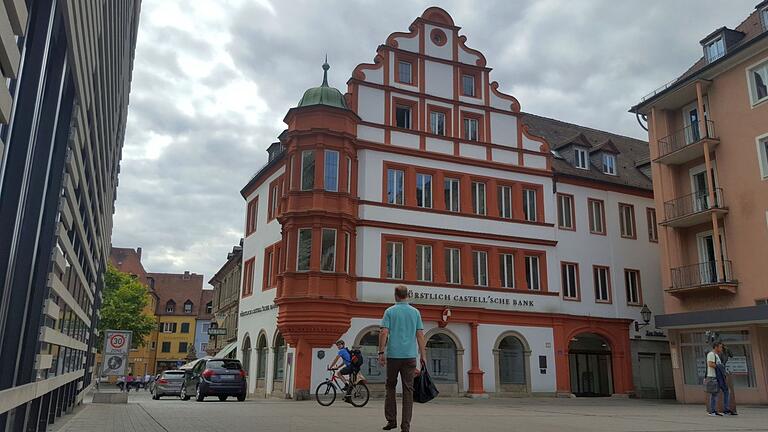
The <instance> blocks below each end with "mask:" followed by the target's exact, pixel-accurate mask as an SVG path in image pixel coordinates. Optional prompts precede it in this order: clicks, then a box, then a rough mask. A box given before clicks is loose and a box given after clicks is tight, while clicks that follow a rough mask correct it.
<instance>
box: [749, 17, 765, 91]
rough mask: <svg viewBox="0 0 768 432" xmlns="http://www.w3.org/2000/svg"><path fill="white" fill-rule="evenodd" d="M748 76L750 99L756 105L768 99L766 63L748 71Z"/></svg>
mask: <svg viewBox="0 0 768 432" xmlns="http://www.w3.org/2000/svg"><path fill="white" fill-rule="evenodd" d="M766 10H768V9H766ZM767 26H768V24H767ZM748 76H749V87H750V88H749V90H750V91H749V93H750V99H751V100H752V105H756V104H758V103H760V102H762V101H764V100H765V99H766V98H768V62H765V63H763V64H761V65H758V66H756V67H754V68H752V69H750V70H749V72H748Z"/></svg>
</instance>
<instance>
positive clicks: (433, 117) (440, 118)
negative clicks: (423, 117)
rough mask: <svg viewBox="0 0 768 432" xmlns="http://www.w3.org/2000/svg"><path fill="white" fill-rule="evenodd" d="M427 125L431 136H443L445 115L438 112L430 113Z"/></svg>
mask: <svg viewBox="0 0 768 432" xmlns="http://www.w3.org/2000/svg"><path fill="white" fill-rule="evenodd" d="M429 124H430V128H431V131H432V133H433V134H436V135H445V113H442V112H438V111H432V112H430V113H429Z"/></svg>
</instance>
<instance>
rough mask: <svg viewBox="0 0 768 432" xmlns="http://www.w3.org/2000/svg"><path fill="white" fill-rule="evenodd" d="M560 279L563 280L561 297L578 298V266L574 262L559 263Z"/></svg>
mask: <svg viewBox="0 0 768 432" xmlns="http://www.w3.org/2000/svg"><path fill="white" fill-rule="evenodd" d="M560 272H561V279H562V282H563V298H564V299H566V300H579V267H578V264H576V263H561V264H560Z"/></svg>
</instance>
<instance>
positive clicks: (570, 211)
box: [557, 194, 576, 230]
mask: <svg viewBox="0 0 768 432" xmlns="http://www.w3.org/2000/svg"><path fill="white" fill-rule="evenodd" d="M574 219H575V211H574V208H573V195H565V194H557V225H558V226H559V227H560V228H561V229H567V230H575V229H576V224H575V223H574Z"/></svg>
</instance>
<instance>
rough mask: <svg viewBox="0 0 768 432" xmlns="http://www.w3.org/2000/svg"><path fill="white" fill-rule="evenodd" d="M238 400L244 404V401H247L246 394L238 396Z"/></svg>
mask: <svg viewBox="0 0 768 432" xmlns="http://www.w3.org/2000/svg"><path fill="white" fill-rule="evenodd" d="M237 400H238V401H239V402H242V401H244V400H245V393H242V394H239V395H237Z"/></svg>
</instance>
